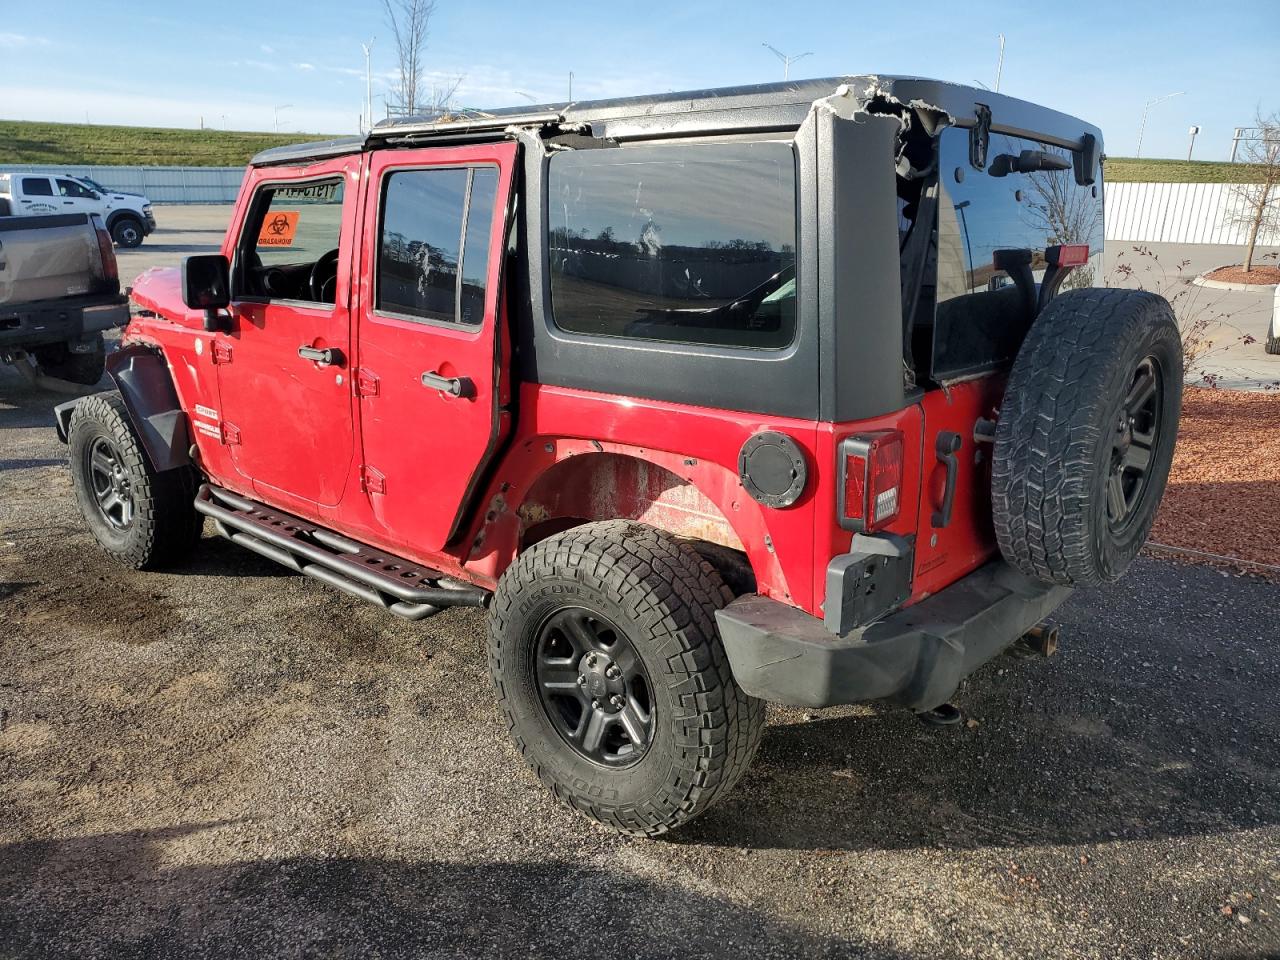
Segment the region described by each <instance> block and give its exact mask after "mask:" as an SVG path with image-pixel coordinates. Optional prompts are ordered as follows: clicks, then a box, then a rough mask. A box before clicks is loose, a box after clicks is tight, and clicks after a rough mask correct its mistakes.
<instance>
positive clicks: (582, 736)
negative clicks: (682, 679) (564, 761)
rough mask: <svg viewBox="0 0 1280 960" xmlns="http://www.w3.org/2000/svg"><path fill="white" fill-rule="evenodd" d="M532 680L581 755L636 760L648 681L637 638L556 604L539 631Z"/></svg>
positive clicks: (650, 723) (608, 762) (604, 761)
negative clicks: (630, 638) (631, 637)
mask: <svg viewBox="0 0 1280 960" xmlns="http://www.w3.org/2000/svg"><path fill="white" fill-rule="evenodd" d="M534 680H535V682H536V684H537V687H538V694H539V697H540V698H541V700H542V706H543V708H544V709H545V710H546V712H547V717H548V718H549V719H550V720H551V724H552V726H554V727H555V729H556V732H557V733H559V734H560V736H561V737H562V738H564V741H565V742H566V743H567V744H568V745H569V746H570V747H572V748H573V750H574V752H576V753H577V754H578V755H579V756H582V757H585V758H586V759H587V760H590V761H591V762H592V763H597V764H600V765H601V766H606V767H627V766H631V765H632V764H634V763H638V762H639V761H640V760H641V759H642V758H643V757H644V755H645V753H646V752H648V750H649V746H650V744H652V743H653V731H654V712H655V711H654V709H653V687H652V686H651V684H650V683H649V674H648V673H647V671H646V670H645V668H644V662H643V661H642V660H641V659H640V654H639V653H638V652H637V651H636V648H635V646H634V645H633V644H632V643H631V641H630V640H629V639H628V638H627V636H626V634H624V633H623V632H622V631H621V630H619V629H618V627H617V626H616V625H615V624H614V623H612V622H611V621H610V620H608V619H606V618H605V617H602V616H600V615H599V614H597V613H595V612H593V611H590V610H586V609H584V608H582V607H565V608H562V609H560V610H557V611H556V612H555V613H553V614H552V615H551V616H550V617H548V618H547V620H546V622H545V623H543V625H542V627H541V629H540V630H539V631H538V635H537V639H536V648H535V660H534Z"/></svg>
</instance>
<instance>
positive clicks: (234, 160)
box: [0, 120, 328, 167]
mask: <svg viewBox="0 0 1280 960" xmlns="http://www.w3.org/2000/svg"><path fill="white" fill-rule="evenodd" d="M325 139H328V138H327V137H325V136H321V135H319V134H305V133H281V134H276V133H247V132H236V131H230V130H174V129H168V128H153V127H111V126H98V125H97V124H94V125H92V126H91V125H89V124H83V123H30V122H26V121H20V120H0V164H4V163H68V164H84V165H86V166H87V165H93V164H118V165H123V166H132V165H135V164H138V165H152V166H169V165H176V166H190V167H242V166H244V165H245V164H246V163H247V162H248V161H249V158H250V157H252V156H253V155H254V154H255V153H257V152H258V151H259V150H265V149H267V148H268V147H276V146H280V145H281V144H284V143H298V142H300V141H303V140H325Z"/></svg>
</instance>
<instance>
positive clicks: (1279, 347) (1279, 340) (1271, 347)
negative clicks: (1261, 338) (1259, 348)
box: [1266, 337, 1280, 356]
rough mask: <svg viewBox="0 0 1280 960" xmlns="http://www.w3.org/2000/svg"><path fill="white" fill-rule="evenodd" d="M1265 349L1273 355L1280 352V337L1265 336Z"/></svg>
mask: <svg viewBox="0 0 1280 960" xmlns="http://www.w3.org/2000/svg"><path fill="white" fill-rule="evenodd" d="M1266 351H1267V353H1269V354H1272V355H1273V356H1274V355H1276V354H1280V337H1267V345H1266Z"/></svg>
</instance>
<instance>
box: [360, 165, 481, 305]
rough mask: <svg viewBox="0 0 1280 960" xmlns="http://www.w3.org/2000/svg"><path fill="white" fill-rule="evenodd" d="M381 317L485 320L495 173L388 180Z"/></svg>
mask: <svg viewBox="0 0 1280 960" xmlns="http://www.w3.org/2000/svg"><path fill="white" fill-rule="evenodd" d="M385 184H386V185H385V187H384V188H383V194H382V217H381V223H382V226H381V231H380V234H379V242H378V276H377V309H378V310H379V311H380V312H382V313H390V314H394V315H396V316H400V317H404V318H406V319H410V320H430V321H434V322H437V323H460V324H465V325H468V326H475V325H477V324H479V323H480V322H481V321H483V320H484V300H485V288H486V285H487V281H488V273H489V246H490V232H491V230H492V227H493V212H494V210H493V208H494V203H495V200H496V198H497V194H498V171H497V170H496V169H494V168H493V167H474V168H456V167H455V168H442V169H436V170H400V171H397V172H395V173H392V174H391V175H390V176H389V177H387V178H386V181H385Z"/></svg>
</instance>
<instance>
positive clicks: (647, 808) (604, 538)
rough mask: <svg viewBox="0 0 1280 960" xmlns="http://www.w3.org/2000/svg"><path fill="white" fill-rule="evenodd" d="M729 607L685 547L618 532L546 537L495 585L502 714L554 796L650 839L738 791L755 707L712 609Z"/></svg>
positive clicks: (494, 645) (493, 656)
mask: <svg viewBox="0 0 1280 960" xmlns="http://www.w3.org/2000/svg"><path fill="white" fill-rule="evenodd" d="M730 598H731V595H730V593H729V590H728V589H727V588H726V587H725V585H724V582H723V581H722V580H721V579H720V577H719V575H718V574H717V573H716V572H715V570H714V569H712V567H711V566H710V564H708V563H707V562H706V561H705V560H703V559H702V558H701V557H699V556H698V554H697V553H696V552H695V551H694V550H693V549H692V548H690V547H689V546H688V545H686V544H682V543H680V542H679V541H677V540H675V539H674V538H673V537H671V536H670V535H668V534H666V533H664V532H662V531H659V530H655V529H653V528H651V527H645V526H642V525H640V524H636V523H632V522H629V521H609V522H605V523H593V524H587V525H585V526H582V527H576V528H574V529H572V530H569V531H566V532H565V533H562V534H559V535H557V536H555V537H552V538H550V539H548V540H544V541H542V542H541V543H539V544H537V545H536V546H534V547H532V548H530V549H529V550H527V551H526V552H525V553H524V554H522V555H521V556H520V558H519V559H518V560H517V561H516V562H515V563H514V564H513V565H512V566H511V567H510V568H509V569H508V570H507V572H506V573H505V574H503V577H502V580H501V581H500V582H499V584H498V589H497V591H496V593H495V595H494V600H493V606H492V608H491V611H490V617H489V666H490V670H491V672H492V674H493V681H494V686H495V688H496V690H497V695H498V703H499V705H500V707H501V709H502V712H503V714H504V716H505V718H506V721H507V725H508V727H509V729H510V731H511V734H512V737H513V738H514V740H515V743H516V746H517V747H518V748H519V750H520V752H521V754H523V756H524V757H525V759H526V760H527V761H528V763H529V765H530V766H531V767H532V768H533V769H534V771H535V772H536V773H537V775H538V776H539V777H540V778H541V779H542V780H543V782H544V783H546V784H547V786H548V787H550V788H551V791H552V793H554V794H555V796H556V797H557V798H558V799H560V800H561V801H562V802H564V803H566V804H568V805H569V806H571V807H573V808H574V809H576V810H579V811H581V812H582V813H585V814H586V815H587V816H589V817H591V818H593V819H595V820H597V821H598V822H600V823H602V824H604V825H605V826H608V827H610V828H612V829H614V830H618V831H620V832H623V833H630V834H636V835H647V836H656V835H658V834H661V833H664V832H666V831H667V830H670V829H671V828H672V827H675V826H678V825H679V824H681V823H684V822H685V821H687V820H689V819H691V818H693V817H695V816H697V815H699V814H700V813H702V812H703V811H704V810H706V809H707V807H709V806H710V805H711V804H712V803H714V802H715V801H716V800H717V799H718V798H719V797H721V796H723V795H724V794H725V793H726V792H727V791H728V790H729V789H730V788H731V787H732V786H733V785H734V784H735V783H736V782H737V781H738V779H739V778H740V777H741V776H742V774H743V773H744V772H745V771H746V769H747V766H748V765H749V764H750V762H751V758H752V756H753V755H754V754H755V751H756V747H757V746H758V745H759V742H760V735H761V732H762V731H763V728H764V702H763V701H761V700H757V699H755V698H754V697H750V696H748V695H747V694H745V693H743V692H742V690H741V689H740V688H739V687H738V685H737V684H736V683H735V682H734V679H733V676H732V674H731V672H730V669H729V663H728V660H727V658H726V657H725V653H724V650H723V648H722V647H721V645H720V639H719V635H718V633H717V632H716V627H715V611H716V610H718V609H719V608H720V607H723V606H724V605H725V603H727V602H728V600H729V599H730Z"/></svg>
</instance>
